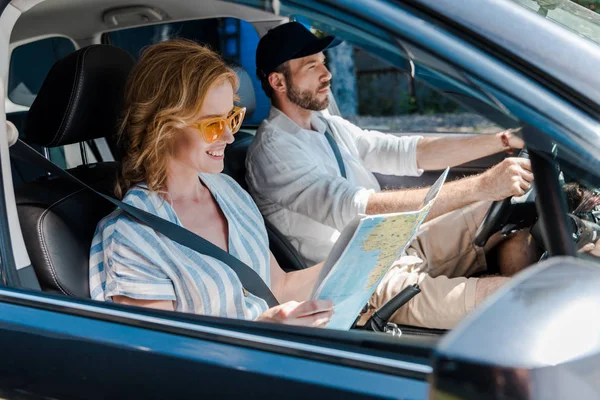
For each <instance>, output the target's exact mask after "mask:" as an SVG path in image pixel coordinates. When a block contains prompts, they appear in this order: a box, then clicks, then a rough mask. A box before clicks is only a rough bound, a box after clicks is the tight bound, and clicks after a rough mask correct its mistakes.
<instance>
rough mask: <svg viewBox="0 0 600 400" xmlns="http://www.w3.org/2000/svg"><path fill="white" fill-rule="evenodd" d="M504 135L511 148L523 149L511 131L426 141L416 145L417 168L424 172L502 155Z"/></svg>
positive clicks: (427, 139) (520, 140) (520, 141)
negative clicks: (498, 154) (493, 155)
mask: <svg viewBox="0 0 600 400" xmlns="http://www.w3.org/2000/svg"><path fill="white" fill-rule="evenodd" d="M503 135H505V136H506V138H507V139H508V144H509V146H510V147H511V148H514V149H520V148H523V145H524V142H523V140H522V139H521V138H519V137H518V136H516V135H514V134H513V133H512V131H511V130H510V129H509V130H507V131H503V132H499V133H496V134H494V135H478V136H472V137H454V136H449V135H447V136H445V137H437V138H423V139H421V140H420V141H419V143H418V144H417V165H418V167H419V168H420V169H424V170H439V169H444V168H446V167H454V166H456V165H461V164H464V163H467V162H469V161H472V160H477V159H478V158H482V157H486V156H489V155H491V154H496V153H499V152H501V151H503V150H506V147H505V146H504V144H503V142H502V136H503Z"/></svg>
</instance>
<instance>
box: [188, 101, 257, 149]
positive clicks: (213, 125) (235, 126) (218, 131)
mask: <svg viewBox="0 0 600 400" xmlns="http://www.w3.org/2000/svg"><path fill="white" fill-rule="evenodd" d="M245 115H246V107H233V110H231V114H229V116H228V117H227V118H222V117H215V118H207V119H205V120H201V121H198V122H196V123H195V124H192V126H193V127H194V128H196V129H198V130H199V131H200V133H201V134H202V138H203V139H204V141H205V142H206V143H213V142H216V141H217V140H219V139H220V138H221V136H223V134H224V133H225V127H226V126H228V127H229V130H230V131H231V134H235V133H236V132H237V131H239V130H240V127H241V126H242V121H243V120H244V116H245Z"/></svg>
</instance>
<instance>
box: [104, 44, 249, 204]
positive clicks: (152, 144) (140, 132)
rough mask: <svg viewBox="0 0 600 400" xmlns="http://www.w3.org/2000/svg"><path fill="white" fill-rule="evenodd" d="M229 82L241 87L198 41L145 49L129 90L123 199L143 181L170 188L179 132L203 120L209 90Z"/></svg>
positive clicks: (123, 128)
mask: <svg viewBox="0 0 600 400" xmlns="http://www.w3.org/2000/svg"><path fill="white" fill-rule="evenodd" d="M225 81H229V82H230V83H231V86H232V87H233V89H234V92H236V91H237V89H238V85H239V81H238V77H237V75H236V73H235V72H234V71H233V70H232V69H231V68H229V67H228V66H227V65H226V64H225V62H224V61H223V59H222V58H221V57H220V56H219V55H218V54H217V53H215V52H214V51H212V50H210V49H209V48H207V47H203V46H201V45H199V44H198V43H196V42H193V41H190V40H182V39H178V40H169V41H165V42H161V43H158V44H154V45H151V46H149V47H147V48H146V49H145V50H144V52H143V53H142V55H141V57H140V59H139V61H138V62H137V64H136V65H135V66H134V67H133V70H132V71H131V74H130V76H129V78H128V80H127V85H126V88H125V101H124V111H123V115H122V119H121V122H120V127H119V131H118V140H119V144H120V146H121V149H122V151H123V159H122V162H121V168H120V170H119V175H118V179H117V185H116V188H115V194H116V196H117V197H118V198H123V196H124V195H125V193H127V190H129V188H131V187H132V186H134V185H136V184H138V183H141V182H145V183H146V184H147V185H148V189H150V190H151V191H155V192H162V191H165V189H166V179H167V162H168V156H169V154H170V150H171V143H172V141H171V139H172V138H173V135H174V134H175V133H176V132H177V131H178V130H180V129H182V128H184V127H186V126H189V125H190V124H192V123H193V122H196V121H197V120H198V117H199V111H200V109H201V108H202V104H203V102H204V99H205V98H206V94H207V92H208V90H209V89H210V88H211V87H212V86H213V85H220V84H222V83H223V82H225ZM236 100H237V97H236Z"/></svg>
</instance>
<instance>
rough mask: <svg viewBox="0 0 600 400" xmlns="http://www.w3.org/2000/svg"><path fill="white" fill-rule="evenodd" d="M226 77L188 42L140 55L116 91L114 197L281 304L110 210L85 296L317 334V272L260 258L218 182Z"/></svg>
mask: <svg viewBox="0 0 600 400" xmlns="http://www.w3.org/2000/svg"><path fill="white" fill-rule="evenodd" d="M237 87H238V79H237V76H236V74H235V73H234V72H233V71H232V70H231V69H229V68H228V67H227V66H226V65H225V63H224V62H223V61H222V59H221V58H220V57H219V56H218V55H217V54H215V53H214V52H212V51H211V50H209V49H207V48H204V47H202V46H200V45H198V44H196V43H194V42H191V41H184V40H177V41H167V42H162V43H159V44H156V45H153V46H150V47H148V48H147V49H146V50H145V51H144V53H143V54H142V56H141V58H140V60H139V61H138V63H137V64H136V66H135V67H134V69H133V71H132V73H131V75H130V77H129V80H128V83H127V88H126V94H125V112H124V116H123V121H122V124H121V127H120V133H119V135H120V140H121V142H122V143H123V146H124V158H123V161H122V166H121V169H120V172H119V177H118V183H117V188H116V194H117V197H119V198H122V199H123V201H124V202H125V203H128V204H131V205H134V206H136V207H138V208H141V209H143V210H146V211H148V212H151V213H153V214H155V215H158V216H160V217H162V218H165V219H167V220H169V221H171V222H173V223H176V224H178V225H182V226H183V227H185V228H187V229H189V230H190V231H192V232H194V233H196V234H198V235H199V236H202V237H203V238H205V239H207V240H209V241H210V242H212V243H213V244H215V245H217V246H219V247H220V248H222V249H223V250H225V251H228V252H229V253H230V254H232V255H233V256H235V257H237V258H239V259H240V260H242V261H243V262H245V263H246V264H248V265H249V266H250V267H251V268H253V269H254V270H255V271H256V272H257V273H258V274H259V275H260V277H261V278H262V279H263V280H264V281H265V282H266V283H267V285H268V286H269V287H270V288H271V290H272V292H273V293H274V295H275V296H276V297H277V299H278V300H279V302H280V303H281V305H280V306H277V307H273V308H270V309H268V307H267V304H266V302H265V301H264V300H263V299H260V298H258V297H256V296H254V295H252V294H251V293H248V292H247V291H245V289H243V288H242V285H241V283H240V281H239V279H238V277H237V275H236V274H235V273H234V272H233V271H232V270H231V269H230V268H229V267H228V266H227V265H225V264H224V263H222V262H220V261H218V260H216V259H214V258H211V257H209V256H206V255H203V254H200V253H197V252H195V251H193V250H190V249H189V248H186V247H184V246H182V245H179V244H178V243H175V242H173V241H171V240H170V239H168V238H166V237H165V236H163V235H162V234H160V233H157V232H156V231H154V230H152V229H150V228H148V227H147V226H145V225H142V224H140V223H138V222H136V221H135V220H133V219H131V218H129V217H128V216H127V215H126V214H123V213H122V212H121V211H120V210H115V211H114V212H113V213H111V214H110V215H108V216H107V217H105V218H104V219H103V220H102V221H100V223H99V224H98V227H97V229H96V233H95V235H94V239H93V242H92V249H91V254H90V294H91V296H92V298H94V299H97V300H104V301H114V302H116V303H122V304H132V305H138V306H145V307H152V308H158V309H166V310H177V311H182V312H191V313H197V314H207V315H214V316H221V317H229V318H244V319H256V320H261V321H271V322H280V323H287V324H297V325H306V326H324V325H326V324H327V322H328V321H329V319H330V318H331V316H332V314H333V304H332V303H331V302H329V301H316V300H308V298H309V296H310V293H311V291H312V289H313V286H314V284H315V281H316V278H317V276H318V274H319V272H320V269H321V265H317V266H315V267H313V268H308V269H306V270H302V271H296V272H291V273H287V274H286V273H285V272H283V271H282V270H281V268H280V267H279V265H278V264H277V261H276V260H275V258H274V257H273V255H272V254H271V253H270V252H269V246H268V239H267V233H266V230H265V226H264V222H263V219H262V216H261V214H260V212H259V211H258V209H257V207H256V206H255V204H254V202H253V201H252V199H251V198H250V196H249V195H248V194H247V193H246V192H244V191H243V189H242V188H241V187H240V186H239V185H238V184H237V183H236V182H235V181H234V180H233V179H231V178H229V177H228V176H226V175H224V174H221V173H220V172H221V171H222V170H223V151H224V149H225V147H226V146H227V145H228V144H230V143H232V142H233V134H234V133H235V132H236V131H237V130H238V129H239V127H240V125H241V123H242V119H243V117H244V111H245V109H242V108H238V107H234V100H235V98H236V96H235V90H237Z"/></svg>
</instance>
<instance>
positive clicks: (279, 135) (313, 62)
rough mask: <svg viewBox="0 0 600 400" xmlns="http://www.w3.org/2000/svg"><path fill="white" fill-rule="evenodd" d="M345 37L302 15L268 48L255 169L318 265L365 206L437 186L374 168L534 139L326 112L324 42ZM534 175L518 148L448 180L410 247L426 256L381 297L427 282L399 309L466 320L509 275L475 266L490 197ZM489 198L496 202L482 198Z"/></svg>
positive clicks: (426, 319) (380, 209)
mask: <svg viewBox="0 0 600 400" xmlns="http://www.w3.org/2000/svg"><path fill="white" fill-rule="evenodd" d="M337 43H338V41H336V40H335V38H333V37H331V36H329V37H325V38H321V39H318V38H317V37H316V36H314V35H313V34H312V33H310V31H308V30H307V29H306V28H304V27H303V26H302V25H301V24H299V23H296V22H291V23H287V24H283V25H280V26H278V27H276V28H274V29H272V30H270V31H269V32H268V33H267V34H266V35H265V36H264V37H263V38H262V39H261V41H260V43H259V45H258V48H257V52H256V63H257V75H258V76H259V78H260V79H261V82H262V86H263V89H264V90H265V92H266V94H267V95H268V96H269V97H270V98H271V101H272V108H271V113H270V115H269V118H267V119H266V120H265V121H264V122H263V123H262V124H261V126H260V128H259V130H258V132H257V135H256V138H255V140H254V141H253V143H252V145H251V146H250V149H249V151H248V156H247V158H246V167H247V176H246V180H247V182H248V186H249V189H250V192H251V194H252V195H253V197H254V199H255V201H256V202H257V204H258V206H259V208H260V210H261V212H262V213H263V215H264V216H265V218H267V219H268V220H269V221H270V222H272V223H273V224H274V225H275V226H276V227H277V228H278V229H279V230H280V231H281V232H282V233H283V234H284V235H286V236H287V237H288V239H289V240H290V242H291V243H292V244H293V245H294V246H295V247H296V249H298V251H299V252H300V254H301V255H302V256H303V257H304V258H305V260H307V262H308V263H309V264H311V265H312V264H315V263H318V262H321V261H323V260H324V259H325V258H326V257H327V254H328V253H329V251H330V249H331V247H332V246H333V244H334V243H335V241H336V240H337V238H338V236H339V234H340V231H341V230H342V229H343V228H344V226H345V225H346V224H347V223H349V222H350V221H351V220H352V219H354V218H355V217H356V216H357V215H358V214H361V213H366V214H378V213H390V212H401V211H412V210H416V209H418V208H419V206H420V205H421V203H422V201H423V198H424V196H425V193H426V192H427V190H428V189H427V188H425V189H414V190H398V191H388V192H381V188H380V187H379V184H378V183H377V180H376V179H375V177H374V176H373V174H372V173H373V172H379V173H383V174H395V175H412V176H419V175H420V174H421V173H422V171H423V170H439V169H443V168H445V167H446V166H455V165H460V164H463V163H465V162H468V161H470V160H473V159H477V158H480V157H484V156H487V155H490V154H493V153H497V152H500V151H503V150H509V149H511V148H521V147H523V141H522V140H521V139H520V138H518V137H516V136H514V135H512V134H511V132H510V131H505V132H501V133H499V134H497V135H480V136H477V137H472V138H422V137H417V136H413V137H402V138H399V137H395V136H392V135H385V134H382V133H379V132H369V131H364V130H362V129H360V128H358V127H357V126H355V125H353V124H351V123H350V122H348V121H346V120H344V119H343V118H340V117H333V116H328V115H324V114H322V113H321V112H320V111H322V110H325V109H326V108H327V106H328V101H329V100H328V99H329V97H328V95H329V85H330V80H331V74H330V73H329V71H328V70H327V68H326V67H325V65H324V55H323V53H322V52H323V51H324V50H325V49H327V48H330V47H332V46H335V45H336V44H337ZM326 132H327V133H326ZM327 134H330V135H331V136H330V139H331V138H333V140H334V142H335V144H331V142H330V139H328V137H327ZM465 149H469V150H468V151H466V152H465ZM336 151H337V152H339V157H341V160H342V164H341V165H340V164H338V162H337V161H336ZM343 175H345V177H343ZM532 179H533V174H532V173H531V171H530V164H529V161H528V160H525V159H518V158H511V159H507V160H504V161H503V162H502V163H500V164H498V165H497V166H495V167H493V168H492V169H490V170H489V171H487V172H485V173H484V174H482V175H479V176H476V177H472V178H466V179H462V180H460V181H456V182H450V183H446V184H445V186H444V188H443V189H442V191H441V192H440V194H439V197H438V199H437V201H436V203H435V205H434V207H433V208H432V210H431V211H430V214H429V217H428V218H429V219H430V220H431V222H429V223H427V224H425V225H424V227H423V229H422V232H421V233H419V235H418V237H417V239H416V240H415V241H414V242H413V243H412V244H411V247H410V248H409V249H408V250H407V253H408V254H411V255H416V256H418V257H419V258H421V259H423V260H424V262H423V263H421V264H418V265H416V266H414V265H413V266H408V265H404V266H400V267H397V268H392V270H391V271H390V272H388V274H387V275H386V277H385V278H384V280H383V282H382V283H381V284H380V285H379V287H378V288H377V290H376V292H375V294H374V295H373V297H372V298H371V301H370V303H371V305H372V308H373V309H375V308H378V307H379V306H381V305H382V304H383V303H385V302H386V301H387V300H389V299H390V298H391V297H393V296H394V295H395V294H396V293H398V292H399V291H400V290H401V289H402V288H404V287H406V286H407V285H410V284H413V283H417V282H418V283H419V284H420V286H421V289H422V293H421V294H419V295H418V296H417V297H415V298H413V299H412V300H411V301H410V302H409V303H408V304H407V305H406V306H404V307H402V308H401V309H400V310H399V311H398V313H396V314H395V315H394V317H393V320H394V321H395V322H399V323H406V324H411V325H421V326H428V327H436V328H451V327H452V326H454V325H455V324H456V322H458V321H459V320H460V319H461V318H462V317H463V316H464V315H465V314H466V313H467V312H468V311H470V310H471V309H472V308H473V307H474V306H475V305H476V304H478V303H479V302H480V301H482V300H483V299H484V298H485V297H486V296H487V295H488V294H489V293H491V292H492V291H494V290H495V289H496V288H498V287H499V286H500V285H501V284H502V283H503V282H505V280H506V279H508V278H505V277H489V278H481V279H476V278H466V277H465V276H469V275H471V274H473V273H474V272H477V271H481V270H483V269H485V267H486V264H485V254H484V250H483V249H480V248H476V247H474V246H473V245H472V240H473V234H474V231H475V230H476V229H477V226H478V224H479V223H480V221H481V220H482V218H483V215H484V213H485V211H486V209H487V206H488V205H489V201H491V200H501V199H504V198H506V197H509V196H513V195H517V196H518V195H522V194H523V193H524V192H525V191H526V190H528V189H529V188H530V185H531V184H530V182H531V181H532ZM481 200H487V201H488V202H487V203H486V204H482V205H475V204H474V203H476V202H478V201H481ZM435 217H439V218H436V219H433V218H435Z"/></svg>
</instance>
